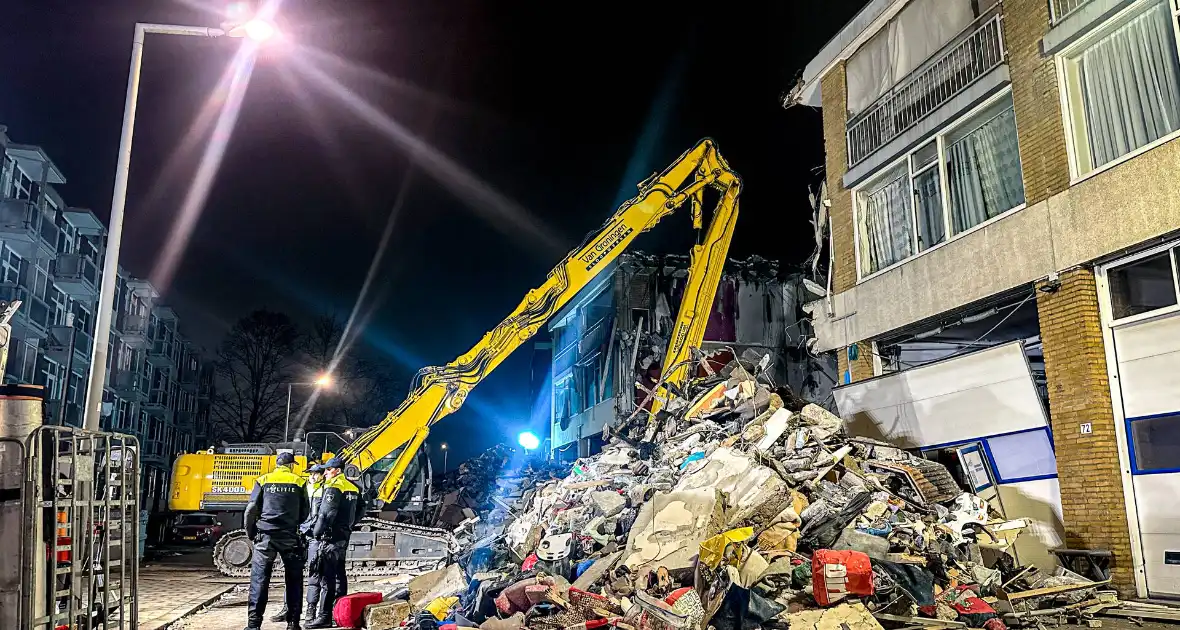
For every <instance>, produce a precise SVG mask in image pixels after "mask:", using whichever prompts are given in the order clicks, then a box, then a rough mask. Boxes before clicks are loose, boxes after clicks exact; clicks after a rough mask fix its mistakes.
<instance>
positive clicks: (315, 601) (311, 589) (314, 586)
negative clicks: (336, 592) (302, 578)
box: [299, 464, 325, 621]
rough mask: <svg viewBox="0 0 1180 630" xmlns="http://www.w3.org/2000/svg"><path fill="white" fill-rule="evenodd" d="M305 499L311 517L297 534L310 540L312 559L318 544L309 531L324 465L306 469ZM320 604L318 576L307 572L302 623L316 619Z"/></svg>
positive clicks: (320, 493)
mask: <svg viewBox="0 0 1180 630" xmlns="http://www.w3.org/2000/svg"><path fill="white" fill-rule="evenodd" d="M307 472H308V473H309V475H308V478H307V481H308V483H307V497H308V498H309V499H310V500H311V516H309V517H308V518H307V520H306V521H303V524H302V525H300V526H299V532H300V533H301V534H303V535H304V537H306V538H308V539H311V540H309V541H308V543H307V557H308V558H309V559H310V558H314V557H315V554H316V548H317V547H318V546H319V542H318V541H316V540H315V539H312V538H311V530H312V528H314V527H315V520H316V515H317V514H319V511H320V499H321V498H322V497H323V496H324V483H325V480H324V465H323V464H316V465H314V466H312V467H311V468H308V469H307ZM319 604H320V576H319V574H318V573H316V574H313V573H312V571H311V569H310V568H309V569H308V571H307V610H306V611H304V613H303V621H312V620H314V619H315V617H316V610H317V609H318V607H319Z"/></svg>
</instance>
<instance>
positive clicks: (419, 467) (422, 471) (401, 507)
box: [345, 445, 433, 514]
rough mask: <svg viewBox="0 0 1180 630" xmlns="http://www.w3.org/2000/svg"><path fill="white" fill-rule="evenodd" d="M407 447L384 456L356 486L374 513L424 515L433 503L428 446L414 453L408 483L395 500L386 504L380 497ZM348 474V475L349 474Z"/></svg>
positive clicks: (406, 479)
mask: <svg viewBox="0 0 1180 630" xmlns="http://www.w3.org/2000/svg"><path fill="white" fill-rule="evenodd" d="M405 449H406V446H402V447H401V448H398V449H397V450H395V451H394V452H392V453H390V454H389V455H386V456H385V457H382V458H381V459H380V460H378V461H377V462H376V463H375V464H373V465H372V466H370V467H369V468H367V469H365V470H364V471H363V472H360V473H359V479H358V480H354V483H356V484H357V486H358V487H359V488H360V489H361V498H362V499H363V500H364V501H365V505H366V506H367V507H368V508H369V510H370V511H376V512H389V511H392V510H396V511H397V513H398V514H406V513H421V512H423V511H425V510H426V506H427V504H428V503H429V502H430V499H431V496H432V491H433V486H432V484H431V479H432V478H433V469H432V468H431V465H430V452H429V450H428V449H427V447H426V446H425V445H424V446H423V447H422V448H420V449H418V452H417V453H415V454H414V459H413V460H412V461H411V462H410V465H409V466H408V467H407V468H406V471H405V473H404V478H405V482H404V483H403V485H402V487H401V488H399V490H398V493H397V495H396V496H395V497H394V499H393V501H390V502H389V503H382V502H381V501H380V499H378V497H377V491H378V489H379V488H380V487H381V480H382V479H384V478H385V475H387V474H388V473H389V471H390V470H391V469H392V468H393V467H394V465H395V464H396V463H397V459H398V457H400V456H401V454H402V451H404V450H405ZM345 474H347V473H345Z"/></svg>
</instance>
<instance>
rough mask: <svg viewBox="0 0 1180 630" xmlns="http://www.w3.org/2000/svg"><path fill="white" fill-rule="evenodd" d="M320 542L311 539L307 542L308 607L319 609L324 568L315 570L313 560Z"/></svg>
mask: <svg viewBox="0 0 1180 630" xmlns="http://www.w3.org/2000/svg"><path fill="white" fill-rule="evenodd" d="M319 545H320V542H319V541H318V540H310V541H308V543H307V562H308V563H309V564H308V566H307V607H308V608H311V609H315V610H318V609H319V605H320V585H321V583H322V581H323V570H322V569H321V570H320V571H313V570H312V568H311V564H310V563H311V560H312V558H315V554H316V550H317V549H319Z"/></svg>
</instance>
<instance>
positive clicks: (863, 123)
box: [848, 12, 1006, 166]
mask: <svg viewBox="0 0 1180 630" xmlns="http://www.w3.org/2000/svg"><path fill="white" fill-rule="evenodd" d="M1002 18H1003V16H1002V15H1001V14H1000V13H998V12H996V13H994V14H991V15H990V17H989V15H988V14H985V15H984V16H981V18H980V20H979V21H977V22H976V26H975V28H974V29H968V30H966V31H964V32H963V33H962V34H960V35H959V36H958V37H956V38H955V39H953V40H951V41H950V43H948V44H947V45H946V46H944V47H943V48H942V50H940V51H939V52H938V53H936V54H934V55H933V56H932V57H931V58H930V59H928V60H926V62H925V63H923V64H922V65H921V66H919V67H918V68H916V69H915V70H914V71H913V72H911V73H910V74H908V75H906V76H905V77H904V78H903V79H902V80H901V81H899V82H898V83H896V84H895V85H894V86H893V87H891V88H889V91H887V92H885V93H884V94H882V95H881V96H880V97H878V98H877V100H875V101H873V103H872V104H870V105H869V106H868V108H866V109H865V110H864V111H863V112H861V113H860V114H858V115H856V116H855V117H853V118H852V119H851V120H849V121H848V166H855V165H856V164H859V163H860V162H861V161H862V160H864V159H865V158H866V157H868V156H869V155H870V154H872V153H873V152H874V151H876V150H877V149H879V148H881V147H882V146H884V145H885V143H887V142H889V141H890V140H893V139H894V138H896V137H898V136H900V135H901V134H902V133H904V132H905V131H906V130H908V129H909V128H910V127H913V126H914V125H915V124H917V123H918V121H920V120H922V119H923V118H925V117H926V115H927V114H929V113H930V112H932V111H934V110H935V109H938V108H939V107H941V106H942V105H943V104H944V103H946V102H947V101H949V100H951V99H952V98H954V97H955V95H957V94H959V93H960V92H962V91H963V90H964V89H966V88H967V86H969V85H971V84H972V83H974V82H975V80H976V79H979V78H980V77H982V76H984V75H986V74H987V73H988V72H991V71H992V69H994V68H995V67H996V66H999V65H1000V64H1001V63H1003V62H1004V60H1005V58H1006V53H1005V50H1004V38H1003V33H1002V31H1001V22H1002Z"/></svg>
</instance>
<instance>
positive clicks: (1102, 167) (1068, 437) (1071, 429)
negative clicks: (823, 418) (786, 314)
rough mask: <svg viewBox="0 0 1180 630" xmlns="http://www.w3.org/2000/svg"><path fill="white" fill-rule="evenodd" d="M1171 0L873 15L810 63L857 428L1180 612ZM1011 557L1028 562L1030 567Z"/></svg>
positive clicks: (909, 7) (923, 1)
mask: <svg viewBox="0 0 1180 630" xmlns="http://www.w3.org/2000/svg"><path fill="white" fill-rule="evenodd" d="M1178 11H1180V7H1178V6H1177V2H1176V0H1003V1H1002V2H1000V1H997V0H871V1H870V2H868V4H867V5H866V6H865V8H864V9H863V10H862V11H861V12H860V13H859V14H858V15H857V16H855V17H854V18H853V20H852V21H851V22H849V23H848V24H846V25H844V26H843V28H842V29H841V30H840V31H839V33H838V34H837V35H836V36H835V37H834V38H833V39H832V41H830V42H829V43H828V44H827V45H826V46H825V47H824V48H823V49H822V50H820V51H819V52H818V54H817V56H816V57H815V58H814V59H813V60H812V61H811V62H810V63H809V64H808V65H807V67H806V69H805V71H804V74H803V82H802V84H801V85H800V86H799V89H797V90H796V91H795V92H793V93H792V95H791V97H789V104H791V105H801V106H812V107H821V108H822V111H823V128H824V129H823V130H824V138H825V145H826V153H827V158H826V161H827V184H828V190H829V197H830V217H831V225H830V228H831V243H832V250H833V259H834V265H833V267H834V268H833V277H832V287H831V288H832V291H831V294H830V295H829V296H828V297H827V298H825V299H824V300H821V301H819V302H815V303H813V304H811V305H809V309H810V310H811V311H812V314H813V316H814V324H815V329H816V336H817V346H816V350H818V351H823V350H836V351H838V356H839V371H840V378H841V381H842V382H843V383H844V384H843V385H842V386H841V387H840V388H838V389H837V392H836V397H837V403H838V405H839V407H840V412H841V414H842V415H843V416H844V417H845V419H846V421H847V422H848V423H849V425H850V427H852V428H853V429H854V430H856V431H858V432H862V433H870V434H875V435H877V436H879V437H885V438H887V439H891V440H894V441H901V442H904V443H905V445H906V446H910V447H912V448H915V449H919V450H921V451H922V452H924V453H926V454H927V455H928V456H930V457H934V458H939V459H940V460H944V461H948V462H952V463H959V464H961V466H960V467H958V472H957V473H956V474H960V475H962V478H963V480H964V481H965V482H966V483H967V484H968V485H969V486H974V487H975V488H976V489H977V490H978V491H979V492H980V493H981V494H983V493H987V494H988V496H989V498H991V499H993V502H994V503H995V504H997V505H998V506H1000V507H1002V509H1004V510H1005V512H1007V513H1008V515H1009V516H1012V517H1016V516H1030V517H1032V518H1034V519H1035V521H1036V527H1034V534H1035V536H1034V537H1032V540H1033V542H1035V543H1038V544H1039V549H1034V548H1031V547H1030V548H1026V549H1024V550H1023V551H1022V553H1027V554H1028V558H1029V559H1032V560H1035V561H1037V562H1038V563H1039V562H1041V561H1051V558H1050V557H1049V555H1048V553H1047V550H1048V549H1049V548H1052V547H1062V546H1065V547H1069V548H1081V549H1106V550H1110V551H1111V552H1113V567H1112V578H1113V580H1114V583H1115V585H1116V586H1117V587H1118V588H1119V589H1120V590H1121V591H1123V592H1124V593H1134V594H1137V595H1139V596H1148V595H1152V596H1177V595H1180V501H1177V500H1176V497H1177V496H1180V463H1178V462H1180V376H1177V375H1180V299H1178V291H1177V261H1176V251H1175V250H1176V247H1177V244H1178V243H1180V240H1177V239H1178V238H1180V179H1178V177H1177V173H1180V142H1177V141H1175V139H1176V138H1177V136H1178V135H1180V53H1178V50H1180V49H1178V48H1177V21H1176V20H1177V18H1176V16H1177V15H1178V14H1180V13H1178ZM1018 551H1021V550H1020V549H1018Z"/></svg>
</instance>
